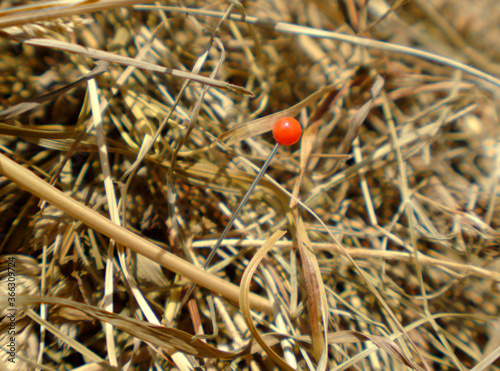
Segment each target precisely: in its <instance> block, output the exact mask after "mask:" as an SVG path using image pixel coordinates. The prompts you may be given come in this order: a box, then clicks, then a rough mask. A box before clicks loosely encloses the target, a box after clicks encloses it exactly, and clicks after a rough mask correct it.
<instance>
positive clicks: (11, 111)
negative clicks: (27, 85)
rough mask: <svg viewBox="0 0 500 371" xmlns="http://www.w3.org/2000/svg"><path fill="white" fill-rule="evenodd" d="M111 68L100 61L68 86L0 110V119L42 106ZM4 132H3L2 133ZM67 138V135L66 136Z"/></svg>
mask: <svg viewBox="0 0 500 371" xmlns="http://www.w3.org/2000/svg"><path fill="white" fill-rule="evenodd" d="M108 70H109V63H107V62H98V63H97V66H96V67H95V68H94V69H93V70H92V71H90V72H88V73H86V74H85V75H83V76H82V77H80V78H79V79H78V80H76V81H74V82H72V83H70V84H67V85H66V86H64V87H62V88H60V89H57V90H55V91H53V92H51V93H48V94H44V95H42V96H40V97H38V98H35V99H33V100H30V101H26V102H22V103H19V104H16V105H15V106H12V107H9V108H7V109H4V110H3V111H0V120H5V119H9V118H12V117H15V116H19V115H21V114H23V113H26V112H28V111H31V110H33V109H35V108H37V107H38V106H40V105H41V104H42V103H45V102H48V101H50V100H54V99H56V98H57V97H59V96H60V95H62V94H64V93H66V92H67V91H68V90H71V89H73V88H76V87H77V86H78V85H80V84H81V83H84V82H86V81H88V80H90V79H93V78H95V77H97V76H99V75H101V74H103V73H104V72H107V71H108ZM2 134H3V133H2ZM65 138H67V137H65Z"/></svg>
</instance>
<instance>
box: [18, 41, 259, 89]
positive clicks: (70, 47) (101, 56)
mask: <svg viewBox="0 0 500 371" xmlns="http://www.w3.org/2000/svg"><path fill="white" fill-rule="evenodd" d="M23 43H24V44H28V45H34V46H42V47H46V48H52V49H57V50H62V51H66V52H70V53H77V54H82V55H84V56H86V57H89V58H92V59H98V60H104V61H107V62H111V63H119V64H122V65H126V66H134V67H137V68H141V69H144V70H148V71H153V72H159V73H165V74H169V75H172V76H175V77H180V78H183V79H189V80H193V81H197V82H199V83H202V84H206V85H210V86H213V87H216V88H220V89H228V90H232V91H235V92H237V93H243V94H246V95H250V96H253V93H252V92H251V91H249V90H247V89H245V88H243V87H241V86H237V85H233V84H230V83H227V82H224V81H220V80H216V79H211V78H209V77H204V76H201V75H196V74H193V73H190V72H185V71H181V70H176V69H172V68H168V67H163V66H160V65H157V64H154V63H149V62H144V61H140V60H138V59H135V58H130V57H125V56H123V55H119V54H114V53H109V52H106V51H104V50H99V49H94V48H90V47H85V46H82V45H77V44H71V43H67V42H64V41H59V40H53V39H43V38H33V39H28V40H25V41H23Z"/></svg>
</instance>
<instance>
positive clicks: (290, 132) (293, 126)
mask: <svg viewBox="0 0 500 371" xmlns="http://www.w3.org/2000/svg"><path fill="white" fill-rule="evenodd" d="M301 135H302V126H300V123H299V122H298V121H297V120H295V119H294V118H293V117H282V118H280V119H278V121H276V123H275V124H274V127H273V137H274V139H275V140H276V142H278V143H279V144H283V145H284V146H291V145H292V144H295V143H297V142H298V141H299V139H300V136H301Z"/></svg>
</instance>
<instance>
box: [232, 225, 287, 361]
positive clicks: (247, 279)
mask: <svg viewBox="0 0 500 371" xmlns="http://www.w3.org/2000/svg"><path fill="white" fill-rule="evenodd" d="M285 233H286V232H285V231H282V230H277V231H276V232H274V233H273V234H272V236H271V237H269V238H268V240H267V241H266V242H265V243H264V245H262V247H261V248H260V249H259V250H258V251H257V252H256V253H255V255H254V257H253V258H252V260H251V261H250V263H249V264H248V266H247V268H246V269H245V273H243V277H242V278H241V283H240V310H241V313H242V314H243V317H244V318H245V322H246V324H247V326H248V329H249V330H250V332H251V333H252V336H253V338H254V340H255V341H256V342H257V343H259V345H260V346H261V347H262V349H263V350H264V351H265V352H266V353H267V355H268V356H269V357H270V358H271V359H272V360H273V361H274V362H275V363H276V365H277V366H278V367H280V369H281V370H286V371H293V369H292V368H291V367H290V366H289V365H288V364H287V363H286V362H285V361H284V360H283V359H282V358H281V357H280V356H279V355H278V354H277V353H276V352H275V351H274V350H272V349H271V348H270V347H269V346H268V345H267V343H266V342H265V341H264V339H263V338H262V337H261V335H260V334H259V332H258V331H257V328H255V326H254V324H253V322H252V314H251V313H250V306H249V302H248V298H249V294H250V284H251V283H252V277H253V275H254V274H255V271H256V270H257V268H258V267H259V263H260V262H261V261H262V259H264V257H265V256H266V254H267V253H268V252H269V250H271V248H272V247H273V246H274V244H275V243H276V242H277V241H278V240H279V239H280V238H281V237H283V236H284V235H285Z"/></svg>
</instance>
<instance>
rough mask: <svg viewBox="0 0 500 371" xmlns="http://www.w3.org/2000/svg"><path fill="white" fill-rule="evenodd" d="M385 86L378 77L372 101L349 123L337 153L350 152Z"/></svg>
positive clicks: (335, 167) (335, 166)
mask: <svg viewBox="0 0 500 371" xmlns="http://www.w3.org/2000/svg"><path fill="white" fill-rule="evenodd" d="M384 84H385V81H384V79H383V78H382V77H381V76H380V75H377V76H376V77H375V81H374V82H373V85H372V88H371V90H370V94H371V99H370V100H369V101H368V102H366V103H365V104H363V105H362V106H361V107H360V108H359V109H358V110H357V111H356V113H355V114H354V115H353V116H352V118H351V122H350V123H349V129H348V130H347V134H346V135H345V137H344V139H343V140H342V142H341V143H340V145H339V148H338V149H337V153H347V152H349V150H350V148H351V143H352V141H353V140H354V138H356V136H357V135H358V132H359V129H360V128H361V125H362V124H363V122H364V121H365V119H366V116H368V113H370V110H371V109H372V106H373V103H374V102H375V99H377V98H378V96H379V95H380V92H381V91H382V88H383V87H384ZM339 164H340V160H337V161H336V162H335V164H334V165H333V166H332V170H331V171H330V172H329V174H334V173H335V172H336V171H337V168H338V165H339Z"/></svg>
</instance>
